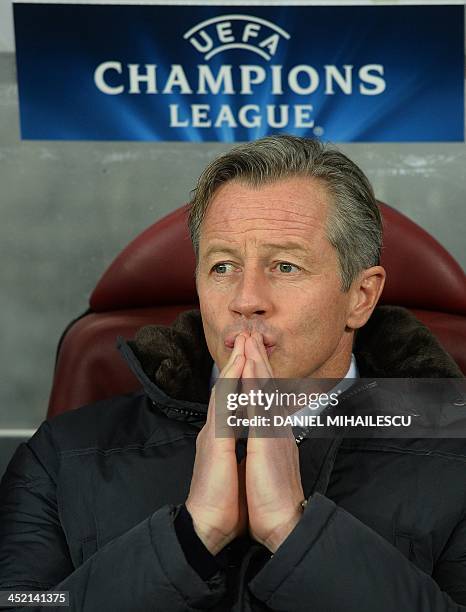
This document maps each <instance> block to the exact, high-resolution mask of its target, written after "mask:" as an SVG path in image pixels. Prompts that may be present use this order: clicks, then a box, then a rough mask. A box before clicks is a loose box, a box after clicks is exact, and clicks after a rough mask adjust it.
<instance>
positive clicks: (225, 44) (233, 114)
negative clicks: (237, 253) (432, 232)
mask: <svg viewBox="0 0 466 612" xmlns="http://www.w3.org/2000/svg"><path fill="white" fill-rule="evenodd" d="M463 11H464V9H463V7H462V6H458V5H456V6H445V5H443V6H432V5H431V6H393V5H392V6H285V5H283V6H276V5H275V6H254V5H251V6H246V5H245V6H237V5H235V6H233V7H232V6H213V5H210V6H179V5H178V6H175V5H171V6H170V5H163V6H162V5H143V6H138V5H134V4H133V5H111V4H108V5H79V4H77V5H70V4H67V5H60V4H16V5H15V6H14V21H15V33H16V54H17V69H18V86H19V101H20V119H21V134H22V138H24V139H52V140H55V139H57V140H58V139H65V140H167V141H227V142H232V141H247V140H251V139H253V138H257V137H260V136H264V135H266V134H270V133H280V132H286V133H292V134H296V135H301V136H305V135H306V136H311V135H318V136H321V137H323V138H324V139H326V140H332V141H336V142H364V141H365V142H369V141H370V142H373V141H385V142H388V141H398V142H403V141H404V142H407V141H463V140H464V120H463V113H464V100H463V98H464V94H463V80H464V66H463V64H464V60H463V57H464V17H463Z"/></svg>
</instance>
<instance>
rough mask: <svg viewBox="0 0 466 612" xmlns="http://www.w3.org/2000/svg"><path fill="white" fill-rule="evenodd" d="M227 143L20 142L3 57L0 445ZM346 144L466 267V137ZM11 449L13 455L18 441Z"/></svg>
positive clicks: (10, 58)
mask: <svg viewBox="0 0 466 612" xmlns="http://www.w3.org/2000/svg"><path fill="white" fill-rule="evenodd" d="M227 148H228V145H223V144H213V143H210V144H209V143H205V144H194V143H193V144H191V143H187V144H183V143H176V144H173V143H137V142H135V143H131V142H129V143H123V142H122V143H92V142H69V143H68V142H21V141H20V139H19V122H18V103H17V90H16V78H15V63H14V55H13V54H12V53H0V186H1V225H0V233H1V238H0V257H1V267H0V287H1V293H0V296H1V297H0V300H1V308H0V317H1V330H2V338H1V340H2V341H1V343H0V372H1V379H0V381H1V384H0V445H1V444H2V442H1V440H2V438H1V430H2V429H3V430H4V429H11V428H23V429H24V428H26V429H30V428H35V427H36V426H37V425H38V424H39V423H40V422H41V420H42V419H43V418H44V416H45V414H46V409H47V400H48V394H49V390H50V384H51V379H52V374H53V365H54V357H55V349H56V345H57V342H58V339H59V337H60V334H61V331H62V330H63V328H64V327H65V326H66V324H67V323H68V322H69V321H70V320H71V319H72V318H74V317H76V316H77V315H79V314H80V313H81V312H82V311H83V310H84V309H85V308H86V305H87V298H88V295H89V293H90V291H91V290H92V288H93V287H94V284H95V282H96V281H97V279H98V278H99V276H100V275H101V274H102V272H103V270H104V269H105V267H106V266H107V265H108V264H109V263H110V262H111V261H112V259H113V258H114V257H115V255H116V254H117V253H118V252H119V251H120V250H121V248H122V247H123V246H125V245H126V243H127V242H128V241H129V240H131V239H132V238H133V237H134V236H135V235H136V234H137V233H138V232H140V231H141V230H142V229H143V228H145V227H146V226H148V225H149V224H151V223H153V222H154V221H155V220H156V219H158V218H160V217H162V216H163V215H165V214H166V213H168V212H169V211H171V210H173V209H174V208H176V207H178V206H179V205H180V204H182V203H183V202H185V201H186V200H187V198H188V195H189V191H190V189H191V188H192V187H193V186H194V183H195V179H196V177H197V175H198V174H199V172H200V170H201V169H202V168H203V166H204V165H205V164H206V162H208V161H209V160H210V159H212V157H214V156H215V155H216V154H217V153H219V152H221V151H223V150H226V149H227ZM341 149H342V150H343V151H345V152H346V153H347V154H348V155H349V156H350V157H352V158H353V159H354V160H355V161H356V162H358V163H359V164H360V165H361V166H362V168H363V169H364V170H365V171H366V173H367V174H368V176H369V177H370V179H372V181H373V184H374V186H375V191H376V194H377V196H378V198H379V199H381V200H384V201H386V202H388V203H390V204H391V205H393V206H395V207H396V208H398V209H399V210H401V211H402V212H404V213H405V214H407V215H408V216H409V217H411V218H412V219H413V220H414V221H416V222H417V223H419V224H420V225H421V226H423V227H424V228H425V229H427V230H428V231H429V232H431V233H432V234H433V235H434V236H435V237H436V238H437V239H438V240H439V241H440V242H441V243H442V244H443V245H444V246H445V247H446V248H447V249H448V250H449V251H450V252H451V253H452V254H453V255H454V256H455V257H456V258H457V259H458V260H459V261H460V263H461V264H462V265H463V266H464V265H465V264H466V249H465V241H464V227H465V223H464V222H465V204H466V180H465V173H466V145H465V144H353V145H342V146H341ZM18 435H19V436H20V434H18ZM23 435H24V436H25V435H27V434H26V433H23ZM3 449H4V457H5V456H6V455H9V454H10V452H11V443H8V444H6V443H4V445H3ZM0 451H1V447H0ZM4 460H5V459H3V461H4ZM2 467H3V466H2V458H1V452H0V473H1V472H2Z"/></svg>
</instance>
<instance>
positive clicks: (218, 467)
mask: <svg viewBox="0 0 466 612" xmlns="http://www.w3.org/2000/svg"><path fill="white" fill-rule="evenodd" d="M189 224H190V230H191V236H192V239H193V244H194V248H195V251H196V255H197V261H198V265H197V270H196V282H197V289H198V294H199V300H200V313H198V312H188V313H184V314H183V315H181V316H180V317H179V318H178V320H177V321H176V322H175V323H174V325H173V326H172V327H171V328H164V327H154V326H153V327H148V328H144V329H142V330H140V331H139V332H138V334H137V336H136V338H135V340H134V341H133V342H131V343H129V344H126V343H124V342H122V343H121V351H122V353H123V355H124V356H125V358H126V359H127V361H128V363H129V365H130V366H131V367H132V369H133V370H134V372H135V373H136V375H137V376H138V377H139V379H140V381H141V383H142V386H143V388H144V391H143V392H141V393H138V394H134V395H132V396H126V397H120V398H114V399H113V400H111V401H104V402H101V403H99V404H98V405H96V406H90V407H86V408H82V409H80V410H77V411H75V412H72V413H67V414H65V415H62V416H60V417H57V418H56V419H53V420H52V421H50V422H46V423H44V424H43V425H42V427H41V428H40V429H39V431H38V432H37V433H36V435H35V436H34V437H33V438H32V439H31V440H30V441H29V442H28V443H27V444H25V445H22V446H21V447H20V448H19V449H18V451H17V452H16V454H15V456H14V458H13V460H12V462H11V463H10V466H9V468H8V470H7V473H6V475H5V477H4V479H3V481H2V488H1V505H0V588H2V589H6V588H8V589H14V590H20V589H23V590H24V589H28V590H46V589H52V588H54V589H56V590H63V591H69V593H70V599H71V605H72V609H74V610H86V611H88V610H112V611H114V610H121V611H124V610H156V611H165V610H167V611H170V612H176V611H178V610H179V611H182V610H183V611H184V610H193V611H194V610H214V611H224V610H250V611H256V610H257V611H259V610H281V611H283V610H285V611H298V610H303V611H304V610H305V611H309V610H312V611H313V612H324V611H325V612H328V611H340V610H342V611H343V610H344V611H345V612H356V611H357V612H363V611H367V612H374V610H378V611H379V612H394V611H395V610H396V611H398V610H403V611H407V612H421V611H422V612H426V611H428V610H430V611H438V612H444V611H445V612H446V611H447V610H448V611H452V610H458V611H459V610H466V519H465V516H466V479H465V473H466V472H465V468H466V462H465V456H466V453H465V447H464V443H463V442H462V440H456V441H455V440H428V439H427V440H425V439H424V440H388V439H380V440H377V439H370V440H363V439H352V440H345V441H343V440H342V439H341V438H335V439H319V438H316V437H315V436H312V435H308V432H305V431H303V432H301V433H300V434H299V435H296V439H295V437H290V436H287V437H280V438H260V437H254V436H250V437H249V438H248V440H247V444H246V447H244V444H243V443H241V442H238V443H237V442H236V441H235V439H234V438H233V437H224V438H222V437H218V436H216V432H215V424H216V418H218V417H219V415H221V414H222V413H224V409H225V406H224V405H218V402H220V404H221V399H219V398H217V397H216V392H215V391H216V387H214V388H213V390H212V391H211V384H212V383H213V382H215V378H216V376H217V374H218V376H219V378H220V379H225V380H227V379H231V381H232V382H233V383H234V382H235V381H239V380H244V381H245V382H247V381H248V380H249V379H251V378H258V379H269V378H272V377H277V378H285V377H286V378H310V377H313V378H336V379H343V378H344V377H345V376H349V377H352V378H354V377H356V376H357V375H358V374H359V376H361V377H373V376H377V377H459V376H461V373H460V371H459V369H458V368H457V366H456V365H455V363H454V362H453V361H452V360H451V358H450V357H449V356H448V355H447V354H446V353H445V352H444V351H443V350H442V349H441V347H440V346H439V344H438V343H437V342H436V340H435V339H434V338H433V337H432V335H431V334H430V333H429V332H428V331H427V330H426V328H425V327H424V326H422V325H421V324H419V323H418V322H417V321H416V320H415V319H414V317H412V316H411V315H410V314H409V313H408V312H407V311H405V310H403V309H401V308H396V307H391V308H387V307H385V308H377V309H375V307H376V304H377V300H378V299H379V296H380V294H381V291H382V288H383V283H384V279H385V272H384V270H383V268H382V267H380V265H379V257H380V250H381V238H382V229H381V220H380V214H379V211H378V208H377V205H376V202H375V199H374V195H373V192H372V189H371V187H370V185H369V183H368V181H367V179H366V177H365V176H364V174H363V173H362V172H361V170H360V169H359V168H358V167H357V166H356V165H355V164H354V163H353V162H351V161H350V160H349V159H348V158H346V157H345V156H344V155H343V154H341V153H340V152H338V151H336V150H333V149H331V148H326V147H324V146H323V145H322V144H321V143H319V142H318V141H315V140H307V139H300V138H294V137H287V136H282V137H269V138H264V139H261V140H258V141H256V142H252V143H249V144H245V145H241V146H239V147H236V148H235V149H233V150H232V151H230V152H229V153H227V154H225V155H223V156H221V157H220V158H218V159H217V160H215V161H213V162H212V163H211V164H210V165H209V166H208V167H207V169H206V170H205V171H204V173H203V174H202V176H201V178H200V180H199V183H198V186H197V189H196V191H195V195H194V198H193V201H192V203H191V213H190V219H189ZM374 309H375V310H374ZM356 331H357V332H358V335H357V338H356V340H355V335H356ZM217 386H218V385H217ZM357 394H358V398H359V399H360V400H361V399H362V401H365V400H366V398H368V397H369V396H368V395H366V391H365V390H364V388H362V387H358V388H357ZM353 395H355V394H353ZM219 397H220V396H219ZM350 405H351V404H350V403H348V406H350ZM462 604H464V605H462Z"/></svg>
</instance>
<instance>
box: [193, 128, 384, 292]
mask: <svg viewBox="0 0 466 612" xmlns="http://www.w3.org/2000/svg"><path fill="white" fill-rule="evenodd" d="M293 176H308V177H310V178H316V179H320V180H321V181H323V182H324V184H325V185H326V186H327V188H328V191H329V194H330V197H331V204H332V212H331V213H330V214H329V217H328V223H327V238H328V240H329V242H330V243H331V244H332V245H333V246H334V247H335V249H336V251H337V254H338V260H339V264H340V273H341V288H342V291H348V290H349V288H350V286H351V283H352V282H353V280H354V279H355V278H356V276H357V275H358V274H359V273H360V272H361V271H362V270H365V269H366V268H370V267H371V266H375V265H378V264H379V262H380V255H381V250H382V219H381V215H380V210H379V207H378V204H377V201H376V199H375V196H374V192H373V189H372V187H371V184H370V183H369V180H368V179H367V177H366V175H365V174H364V173H363V171H362V170H361V169H360V168H359V167H358V166H357V165H356V164H355V163H354V162H352V161H351V160H350V159H349V158H348V157H346V155H344V154H343V153H341V151H339V150H338V149H336V148H335V147H333V146H330V145H326V144H323V143H322V142H321V141H319V140H317V139H314V138H300V137H297V136H288V135H280V136H267V137H266V138H261V139H259V140H255V141H252V142H248V143H245V144H241V145H239V146H236V147H234V148H233V149H231V150H230V151H228V152H227V153H224V154H223V155H221V156H219V157H217V158H216V159H214V160H213V161H212V162H211V163H210V164H209V165H208V166H207V167H206V168H205V170H204V171H203V173H202V174H201V176H200V177H199V180H198V182H197V186H196V188H195V189H194V190H193V197H192V199H191V201H190V205H189V218H188V226H189V231H190V234H191V240H192V243H193V246H194V251H195V253H196V260H198V258H199V240H200V231H201V225H202V221H203V219H204V217H205V214H206V212H207V209H208V206H209V204H210V202H211V200H212V197H213V195H214V193H215V192H216V190H217V189H218V188H219V187H220V185H222V184H224V183H226V182H228V181H232V180H238V181H241V182H244V183H246V184H249V185H251V186H253V187H258V186H260V185H264V184H267V183H273V182H276V181H279V180H282V179H286V178H291V177H293Z"/></svg>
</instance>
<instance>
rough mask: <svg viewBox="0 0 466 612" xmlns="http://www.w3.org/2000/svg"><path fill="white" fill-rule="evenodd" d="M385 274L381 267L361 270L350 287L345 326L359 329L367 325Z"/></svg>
mask: <svg viewBox="0 0 466 612" xmlns="http://www.w3.org/2000/svg"><path fill="white" fill-rule="evenodd" d="M385 277H386V273H385V270H384V268H382V266H373V267H372V268H367V269H366V270H363V271H362V272H361V273H360V274H359V275H358V276H357V278H355V280H354V281H353V283H352V284H351V287H350V290H349V291H350V300H349V312H348V317H347V320H346V325H347V327H349V328H350V329H359V328H360V327H362V326H363V325H365V324H366V323H367V321H368V320H369V317H370V316H371V314H372V311H373V310H374V308H375V306H376V304H377V302H378V301H379V298H380V295H381V293H382V290H383V287H384V284H385Z"/></svg>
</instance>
